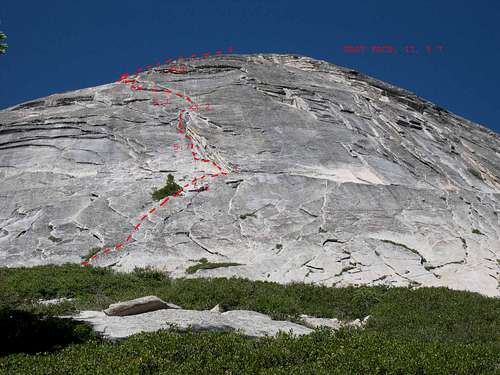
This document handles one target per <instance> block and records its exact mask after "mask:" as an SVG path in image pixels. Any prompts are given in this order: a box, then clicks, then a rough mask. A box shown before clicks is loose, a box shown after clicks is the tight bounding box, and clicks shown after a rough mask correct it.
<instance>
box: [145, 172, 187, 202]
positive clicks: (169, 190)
mask: <svg viewBox="0 0 500 375" xmlns="http://www.w3.org/2000/svg"><path fill="white" fill-rule="evenodd" d="M180 189H181V187H180V185H178V184H177V183H176V182H175V181H174V176H172V175H171V174H170V173H169V174H168V175H167V181H166V182H165V186H164V187H162V188H161V189H158V190H155V191H153V192H152V193H151V196H152V197H153V199H154V200H156V201H159V200H161V199H163V198H166V197H168V196H171V195H174V194H175V193H177V192H178V191H179V190H180Z"/></svg>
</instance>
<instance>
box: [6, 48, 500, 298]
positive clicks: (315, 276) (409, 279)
mask: <svg viewBox="0 0 500 375" xmlns="http://www.w3.org/2000/svg"><path fill="white" fill-rule="evenodd" d="M187 66H188V69H187V71H186V72H185V73H175V74H174V73H171V72H168V69H165V68H166V67H164V66H163V67H160V69H155V70H154V71H149V73H148V72H145V73H142V74H141V75H140V81H141V82H140V83H141V84H142V85H143V87H144V88H145V90H142V91H133V90H131V89H130V85H127V84H123V83H120V84H117V83H113V84H107V85H103V86H98V87H93V88H87V89H82V90H78V91H74V92H70V93H64V94H56V95H51V96H49V97H46V98H42V99H39V100H36V101H32V102H28V103H24V104H21V105H19V106H16V107H12V108H8V109H5V110H3V111H0V134H1V141H0V264H1V265H3V266H21V265H22V266H31V265H37V264H47V263H64V262H79V261H80V260H81V258H80V257H81V256H83V255H85V254H87V253H88V251H89V250H90V249H91V248H93V247H96V246H98V247H104V246H110V247H111V248H113V251H108V252H103V251H101V252H100V253H99V254H98V256H97V257H96V258H95V259H93V260H91V263H92V265H94V266H108V265H113V268H114V269H116V270H122V271H131V270H133V269H134V268H135V267H137V266H138V267H146V266H155V267H156V268H158V269H160V270H162V271H165V272H168V273H169V274H170V275H171V276H172V277H185V276H188V277H219V276H224V277H231V276H239V277H246V278H250V279H254V280H268V281H276V282H280V283H289V282H307V283H314V284H324V285H329V286H332V285H335V286H347V285H379V284H385V285H389V286H410V287H419V286H447V287H450V288H454V289H460V290H470V291H475V292H479V293H483V294H486V295H490V296H499V295H500V290H499V283H498V280H499V275H500V265H499V263H498V262H497V260H498V259H500V218H499V215H500V214H499V213H500V200H499V197H500V154H499V152H498V150H500V137H499V135H498V134H496V133H494V132H493V131H491V130H488V129H486V128H484V127H482V126H480V125H477V124H475V123H472V122H470V121H468V120H466V119H463V118H461V117H459V116H457V115H454V114H452V113H450V112H448V111H446V110H444V109H442V108H440V107H438V106H436V105H434V104H432V103H430V102H428V101H426V100H424V99H422V98H419V97H417V96H416V95H414V94H412V93H410V92H408V91H405V90H403V89H400V88H397V87H394V86H392V85H389V84H386V83H384V82H381V81H378V80H376V79H373V78H371V77H368V76H365V75H363V74H361V73H357V72H354V71H352V70H350V69H346V68H342V67H338V66H335V65H333V64H329V63H326V62H323V61H318V60H314V59H311V58H307V57H301V56H291V55H275V54H271V55H249V56H221V57H214V58H213V59H211V60H202V61H193V62H188V63H187ZM156 88H161V89H162V90H163V89H164V88H169V89H171V90H173V91H174V92H178V93H179V92H180V93H181V95H183V96H184V95H185V94H187V95H189V97H190V98H191V100H192V101H193V102H196V103H202V104H207V103H208V104H209V111H207V110H205V107H204V106H202V107H203V108H202V109H196V108H193V107H191V106H190V105H189V103H186V100H184V99H183V98H180V97H179V96H176V95H174V94H172V95H170V96H169V97H168V99H169V103H167V104H165V105H161V106H158V105H155V103H154V100H155V99H156V100H160V101H161V100H162V99H164V98H165V97H164V96H163V95H167V94H165V93H164V92H162V93H160V92H158V91H152V90H151V89H156ZM181 109H184V110H185V112H183V113H180V110H181ZM179 115H180V116H181V117H182V119H183V124H184V126H185V130H186V131H187V135H189V136H190V137H192V139H194V140H195V142H196V144H197V145H198V146H199V148H197V150H198V152H199V154H198V155H199V156H200V157H199V158H200V159H201V160H198V161H195V160H194V159H193V157H192V154H191V152H193V151H192V150H191V149H189V144H188V143H186V139H185V138H183V136H182V135H179V133H178V132H177V130H176V126H177V118H178V116H179ZM174 144H176V145H177V146H176V148H174V147H173V145H174ZM202 160H207V161H208V162H203V161H202ZM212 162H215V163H218V164H219V165H221V166H222V167H223V168H224V169H226V170H227V172H228V174H227V175H219V176H216V177H211V175H208V176H207V177H205V179H204V180H203V181H204V182H203V184H205V181H206V184H207V186H209V189H199V187H200V186H201V185H200V184H198V185H197V187H194V186H189V187H187V188H186V191H185V192H184V194H183V195H182V196H181V197H177V198H172V199H171V201H170V202H169V203H168V204H166V205H164V206H162V207H159V204H158V202H153V201H152V198H151V194H150V193H151V190H152V189H153V188H154V187H156V188H158V187H160V186H162V185H163V183H164V181H165V178H166V175H167V174H168V173H172V174H173V175H174V176H175V179H176V181H179V182H180V183H189V182H190V181H192V180H193V179H194V178H199V177H201V176H202V175H206V174H207V173H209V174H218V172H220V171H218V170H217V168H215V167H214V166H213V164H212ZM200 181H201V180H200ZM204 186H205V185H204ZM154 208H156V210H155V211H153V212H152V213H150V210H152V209H154ZM145 214H147V215H146V217H144V215H145ZM137 224H141V226H140V229H137V230H136V229H135V226H136V225H137ZM129 236H130V237H129ZM117 244H121V245H123V246H119V247H118V248H117V249H115V248H114V247H113V246H114V245H117ZM200 258H207V260H208V261H209V262H211V263H219V264H221V263H225V264H227V263H229V264H231V263H232V264H234V263H238V264H239V265H238V266H231V267H229V266H226V267H223V266H220V267H217V268H210V269H208V268H207V269H199V270H198V271H197V272H196V273H194V274H189V275H187V274H186V269H187V268H188V267H189V266H192V265H193V262H192V260H193V259H200Z"/></svg>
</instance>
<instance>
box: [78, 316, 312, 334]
mask: <svg viewBox="0 0 500 375" xmlns="http://www.w3.org/2000/svg"><path fill="white" fill-rule="evenodd" d="M72 319H74V320H78V321H82V322H87V323H90V324H91V325H92V326H93V328H94V330H95V331H96V332H98V333H100V334H102V335H103V336H104V337H105V338H108V339H112V340H113V339H122V338H126V337H129V336H131V335H134V334H137V333H141V332H156V331H158V330H161V329H170V328H172V327H175V328H177V329H181V330H185V329H189V328H190V329H193V330H194V331H222V332H231V331H237V332H239V333H241V334H242V335H244V336H248V337H262V336H275V335H277V334H278V332H286V333H290V332H292V333H293V334H295V335H307V334H309V333H311V332H312V329H310V328H308V327H305V326H303V325H300V324H296V323H292V322H288V321H281V320H272V319H271V318H270V317H269V316H267V315H265V314H261V313H259V312H256V311H248V310H234V311H228V312H225V313H217V312H212V311H198V310H183V309H168V310H157V311H152V312H147V313H144V314H139V315H130V316H108V315H106V314H104V312H101V311H81V312H80V313H79V314H78V315H76V316H74V317H72Z"/></svg>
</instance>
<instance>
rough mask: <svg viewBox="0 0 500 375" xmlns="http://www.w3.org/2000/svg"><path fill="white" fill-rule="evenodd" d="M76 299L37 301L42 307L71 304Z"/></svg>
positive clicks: (62, 298)
mask: <svg viewBox="0 0 500 375" xmlns="http://www.w3.org/2000/svg"><path fill="white" fill-rule="evenodd" d="M73 300H74V298H65V297H61V298H53V299H40V300H38V301H37V303H38V304H40V305H46V306H47V305H58V304H60V303H64V302H71V301H73Z"/></svg>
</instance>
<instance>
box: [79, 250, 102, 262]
mask: <svg viewBox="0 0 500 375" xmlns="http://www.w3.org/2000/svg"><path fill="white" fill-rule="evenodd" d="M101 250H102V248H101V247H93V248H92V249H90V250H89V252H88V253H87V254H86V255H84V256H82V259H83V260H85V261H89V260H90V258H92V257H93V256H94V255H96V254H97V253H98V252H99V251H101Z"/></svg>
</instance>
